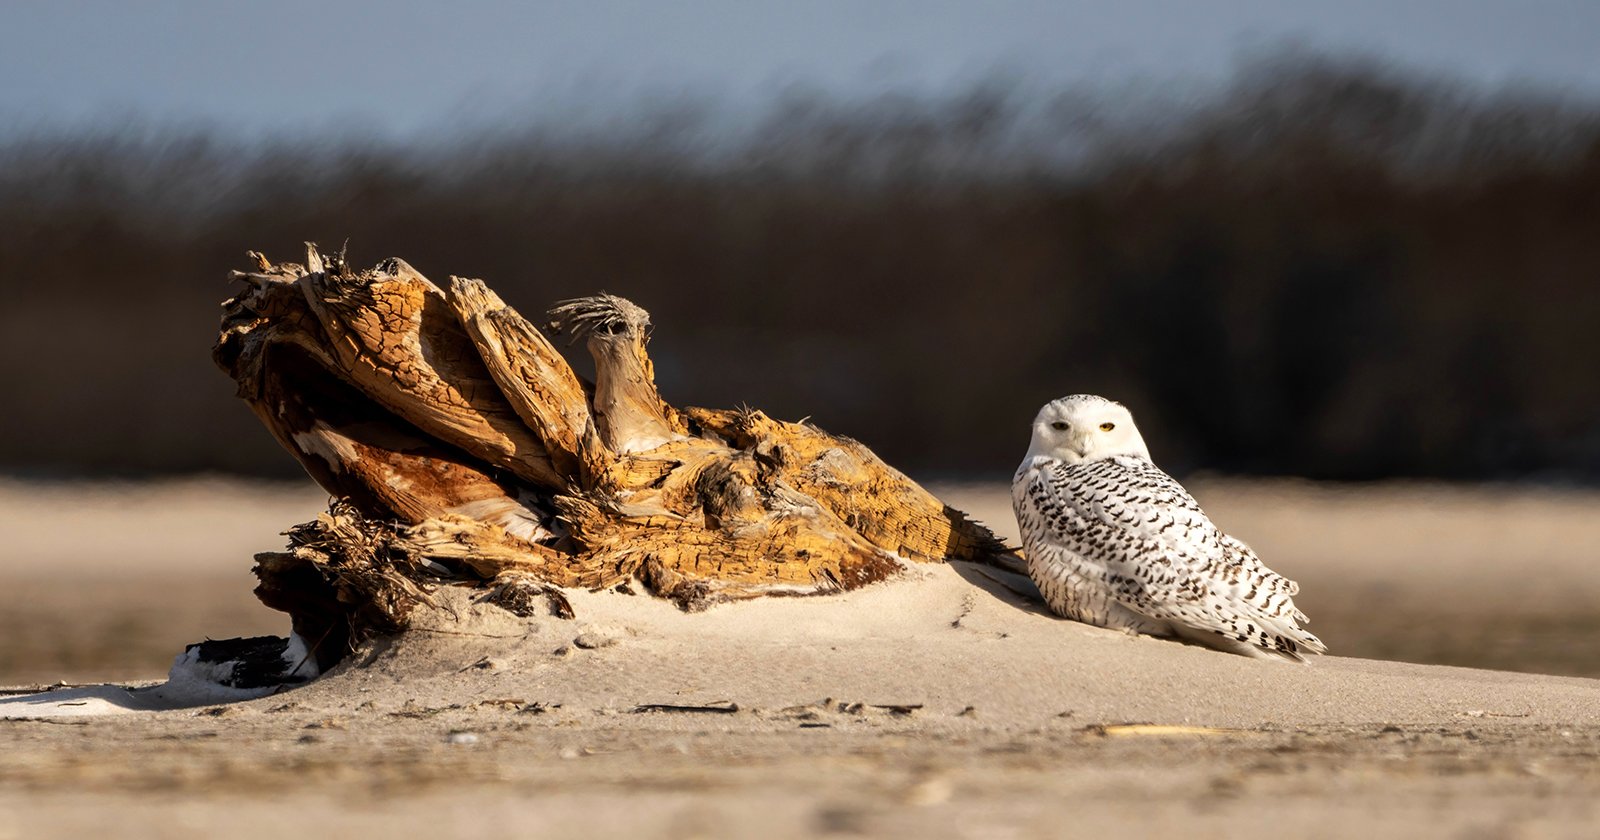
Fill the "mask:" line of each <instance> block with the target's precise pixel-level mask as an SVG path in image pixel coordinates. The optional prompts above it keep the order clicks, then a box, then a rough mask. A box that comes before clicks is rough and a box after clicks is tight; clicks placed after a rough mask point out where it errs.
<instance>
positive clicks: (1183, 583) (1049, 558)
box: [1011, 394, 1327, 662]
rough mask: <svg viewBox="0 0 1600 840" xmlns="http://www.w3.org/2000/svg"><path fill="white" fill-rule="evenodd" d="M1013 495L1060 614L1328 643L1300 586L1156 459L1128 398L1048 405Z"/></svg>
mask: <svg viewBox="0 0 1600 840" xmlns="http://www.w3.org/2000/svg"><path fill="white" fill-rule="evenodd" d="M1011 503H1012V507H1013V509H1014V510H1015V511H1016V514H1017V524H1018V525H1020V526H1021V527H1022V543H1023V549H1024V551H1025V552H1026V554H1027V560H1028V572H1029V574H1030V575H1031V576H1032V577H1033V581H1034V583H1037V584H1038V585H1039V591H1040V592H1042V593H1044V598H1045V601H1046V602H1047V603H1049V605H1050V609H1052V610H1054V611H1055V612H1057V613H1059V614H1061V615H1064V616H1066V617H1068V618H1073V619H1077V620H1078V621H1082V622H1085V623H1087V624H1098V625H1100V626H1102V627H1111V628H1116V629H1122V630H1128V631H1130V632H1135V633H1148V634H1150V635H1154V636H1180V637H1182V638H1185V639H1188V640H1190V641H1194V642H1199V643H1201V644H1204V645H1208V646H1210V647H1214V648H1218V649H1220V650H1225V651H1228V652H1230V653H1238V654H1242V655H1245V656H1256V657H1262V658H1271V657H1282V658H1285V659H1292V660H1296V661H1302V662H1303V661H1305V660H1304V657H1303V656H1302V654H1303V653H1306V652H1310V653H1322V652H1323V651H1325V650H1327V648H1326V647H1325V646H1324V645H1323V644H1322V642H1321V640H1319V639H1318V638H1317V637H1316V636H1313V635H1311V634H1310V633H1308V632H1306V631H1305V630H1302V629H1301V628H1300V627H1299V625H1298V624H1296V622H1297V621H1299V622H1304V621H1306V617H1305V614H1304V613H1302V612H1300V611H1299V610H1297V609H1295V606H1294V601H1293V600H1291V596H1293V595H1294V594H1295V593H1296V592H1298V591H1299V589H1300V587H1299V586H1298V585H1297V584H1296V583H1295V582H1294V581H1292V580H1289V579H1287V578H1285V577H1283V576H1282V575H1279V574H1278V573H1277V572H1274V571H1272V570H1271V569H1269V568H1267V567H1266V566H1264V565H1262V564H1261V561H1260V560H1258V559H1256V555H1255V552H1253V551H1251V550H1250V547H1249V546H1247V545H1245V544H1244V543H1242V542H1240V541H1238V540H1236V539H1234V538H1233V537H1230V536H1228V535H1227V534H1224V533H1222V532H1221V531H1219V530H1217V526H1215V525H1213V524H1211V520H1210V519H1209V518H1208V517H1207V516H1206V515H1205V512H1204V511H1202V510H1200V505H1199V504H1197V503H1196V502H1195V500H1194V497H1193V496H1190V495H1189V493H1188V491H1186V490H1184V489H1183V485H1181V484H1179V483H1178V482H1177V481H1176V480H1174V479H1173V478H1172V476H1169V475H1167V474H1166V473H1165V472H1162V471H1161V469H1160V468H1159V467H1157V466H1156V465H1155V464H1153V463H1151V461H1150V450H1149V449H1147V448H1146V447H1145V444H1144V439H1143V438H1141V437H1140V436H1139V430H1138V428H1137V427H1135V426H1134V424H1133V415H1132V414H1131V413H1129V411H1128V409H1126V408H1124V407H1123V406H1122V405H1121V404H1120V403H1116V402H1112V401H1111V400H1108V399H1105V398H1104V397H1096V396H1091V395H1088V394H1075V395H1073V396H1070V397H1062V398H1061V399H1059V400H1056V401H1054V402H1052V403H1049V404H1048V405H1046V406H1045V407H1044V408H1043V409H1040V411H1039V415H1038V416H1037V417H1035V418H1034V421H1033V441H1032V443H1031V444H1030V445H1029V446H1028V454H1027V457H1025V458H1023V459H1022V466H1020V467H1018V468H1017V474H1016V476H1015V477H1014V478H1013V479H1012V482H1011Z"/></svg>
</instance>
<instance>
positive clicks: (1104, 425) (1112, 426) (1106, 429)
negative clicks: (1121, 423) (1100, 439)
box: [1100, 423, 1117, 432]
mask: <svg viewBox="0 0 1600 840" xmlns="http://www.w3.org/2000/svg"><path fill="white" fill-rule="evenodd" d="M1116 427H1117V424H1115V423H1101V424H1100V431H1102V432H1109V431H1111V430H1112V429H1115V428H1116Z"/></svg>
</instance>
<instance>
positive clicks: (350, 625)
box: [214, 246, 1006, 667]
mask: <svg viewBox="0 0 1600 840" xmlns="http://www.w3.org/2000/svg"><path fill="white" fill-rule="evenodd" d="M251 258H252V260H253V261H254V262H255V266H254V268H253V269H252V270H250V271H242V272H234V273H233V277H234V278H235V279H237V280H239V281H241V282H242V283H243V284H244V289H243V291H241V292H240V293H239V294H238V295H236V296H235V297H233V298H232V299H230V300H228V301H227V302H226V303H225V304H224V316H223V321H222V331H221V336H220V338H219V339H218V342H217V345H216V348H215V351H214V356H215V359H216V361H217V363H218V364H219V365H220V366H221V367H222V369H223V370H224V371H226V372H227V373H228V374H229V375H230V376H232V377H233V379H234V380H235V381H236V382H237V383H238V386H239V396H240V397H242V398H243V399H245V400H246V401H247V402H248V403H249V404H250V406H251V408H252V409H253V410H254V411H255V413H256V415H257V417H259V418H260V419H261V422H262V423H263V424H265V425H266V427H267V428H268V429H269V430H270V431H271V432H272V434H273V435H274V436H275V437H276V438H277V440H278V442H279V443H281V444H282V445H283V446H284V448H285V449H287V450H289V452H291V453H293V455H294V456H295V457H296V458H297V459H298V460H299V461H300V463H301V465H303V466H304V468H305V469H306V471H307V472H308V473H310V475H311V476H312V478H314V479H315V480H316V481H317V482H318V483H319V484H320V485H322V487H324V488H325V489H326V490H327V491H328V492H329V493H330V494H331V495H332V496H333V498H334V502H333V504H332V506H331V508H330V510H329V512H328V513H327V514H324V515H323V516H321V517H319V519H318V520H317V521H316V522H312V523H307V524H305V525H301V526H298V527H297V528H295V529H293V530H292V531H291V532H290V534H289V536H290V543H291V544H290V546H289V549H288V550H287V551H285V552H281V553H272V554H264V555H260V556H259V557H258V558H257V561H258V562H257V569H256V571H257V574H258V576H259V577H260V580H261V584H260V586H259V587H258V589H257V594H258V595H259V597H260V598H261V599H262V601H263V602H265V603H266V604H267V605H268V606H271V607H274V608H276V609H280V610H283V611H285V612H288V613H289V614H290V615H291V616H292V618H293V621H294V629H295V632H296V633H298V634H299V635H300V637H301V638H302V639H304V640H306V642H307V643H308V644H311V645H313V646H314V652H315V655H316V658H317V660H318V662H319V664H320V665H321V666H323V667H326V666H327V665H330V664H332V663H333V662H336V661H338V659H340V658H342V657H343V655H344V654H345V652H346V651H348V650H349V649H350V646H351V645H352V644H353V643H355V642H357V641H359V640H360V639H362V638H364V637H366V636H368V635H371V634H374V633H383V632H393V631H397V630H400V629H403V628H404V627H405V626H406V623H407V618H408V616H409V615H410V612H411V610H412V609H413V608H414V607H415V606H417V605H418V604H421V603H424V602H426V601H428V599H429V592H430V591H431V589H432V588H433V587H435V586H438V585H441V584H446V583H466V584H470V585H478V586H482V587H483V588H484V593H485V598H486V599H488V600H491V601H493V602H495V603H499V604H502V605H503V606H506V608H508V609H512V610H515V611H521V612H526V611H529V610H534V609H544V608H545V606H544V604H549V607H548V608H549V609H552V610H554V611H556V612H557V613H562V612H566V613H567V614H569V615H570V608H569V607H566V605H565V599H564V598H562V597H561V596H560V591H559V588H568V587H583V588H588V589H600V588H606V587H613V586H618V585H624V584H628V583H629V582H632V581H637V582H638V583H640V584H641V585H642V586H643V587H644V588H645V589H647V590H648V591H650V592H653V593H655V594H658V595H661V596H663V597H667V598H671V599H673V600H675V601H677V602H678V603H679V604H680V605H682V606H683V607H684V608H685V609H691V610H693V609H699V608H703V607H704V606H706V605H708V604H711V603H714V602H716V601H718V600H725V599H732V598H744V597H751V596H755V595H762V594H774V595H776V594H820V593H828V592H837V591H841V590H849V589H854V588H857V587H860V586H864V585H866V584H869V583H873V582H876V581H881V580H884V579H886V578H888V577H891V576H893V575H895V574H896V573H897V572H899V571H901V570H902V569H903V568H905V567H906V564H908V563H921V562H935V561H941V560H944V559H946V558H957V559H962V560H972V561H979V562H1005V560H1006V558H1005V557H1004V549H1003V547H1002V546H1001V544H1000V543H999V542H998V541H997V540H996V539H995V538H994V536H993V535H992V534H991V533H990V532H989V531H988V530H987V529H985V528H984V527H982V526H981V525H978V524H976V523H974V522H971V521H970V520H968V519H967V518H966V517H965V516H964V515H962V514H961V513H960V512H958V511H956V510H954V509H952V508H950V507H948V506H946V505H944V504H943V503H941V502H940V501H939V500H938V499H936V498H934V497H933V496H932V495H930V494H929V493H928V492H927V491H925V490H923V489H922V488H921V487H919V486H918V485H917V484H916V483H914V482H912V481H911V480H910V479H908V478H906V477H905V476H904V475H902V474H901V473H899V472H897V471H896V470H894V469H892V468H891V467H889V466H888V465H887V464H885V463H883V462H882V461H881V460H880V459H878V458H877V456H875V455H873V453H872V452H871V451H869V450H868V449H867V448H866V447H865V446H863V445H861V444H860V443H857V442H856V441H853V440H850V439H849V438H845V437H839V436H836V435H831V434H828V433H827V432H824V431H822V430H821V429H818V428H816V427H815V426H812V425H810V424H807V423H805V422H799V423H790V422H783V421H779V420H774V419H772V418H770V417H767V416H766V415H765V414H762V413H761V412H759V411H755V410H751V409H740V410H718V409H705V408H686V409H682V410H679V409H676V408H674V407H673V406H671V405H669V404H668V403H667V402H666V401H665V400H663V399H662V398H661V396H660V394H658V393H657V392H656V387H655V379H654V370H653V367H652V365H651V361H650V357H649V355H648V354H647V353H646V351H645V346H646V343H647V342H648V340H649V337H650V319H649V315H648V313H646V312H645V310H643V309H641V308H640V307H638V306H636V305H634V304H633V303H631V302H629V301H627V300H624V299H622V298H619V297H615V296H611V295H598V296H594V297H587V298H580V299H578V300H572V301H567V302H565V303H562V304H561V305H559V306H557V307H556V308H555V309H554V310H552V311H551V313H550V315H551V320H550V322H549V324H548V328H549V331H550V332H551V334H552V335H557V336H562V337H566V338H568V339H570V340H573V341H577V340H583V341H585V342H586V344H587V347H588V350H589V353H590V354H591V355H592V356H593V358H594V363H595V372H596V375H595V381H594V382H592V383H590V382H586V381H584V380H583V379H581V378H580V377H579V376H577V375H576V374H575V373H574V372H573V370H572V368H571V367H570V366H568V364H567V362H566V360H565V359H564V358H563V357H562V355H561V353H560V352H559V351H558V350H557V349H556V347H555V346H554V345H552V343H551V342H550V341H549V340H548V339H547V338H546V336H545V334H544V333H542V332H541V331H540V330H539V329H537V328H536V327H535V326H534V325H533V324H532V323H530V322H529V321H527V320H526V319H524V318H523V317H522V316H521V315H519V314H517V312H516V311H515V310H513V309H512V308H511V307H509V306H507V305H506V304H505V303H504V302H503V301H501V300H500V298H499V297H497V296H496V295H495V293H494V292H493V291H491V290H490V289H489V288H488V286H486V285H485V284H484V283H483V282H482V281H479V280H469V279H464V278H459V277H452V278H450V282H449V284H448V285H447V286H446V287H444V288H441V287H439V286H437V285H435V284H434V283H432V282H430V281H429V280H428V279H427V278H425V277H423V276H422V275H421V274H419V273H417V271H416V270H415V269H413V268H412V267H411V266H409V265H407V264H406V263H405V262H403V261H401V260H398V259H390V260H385V261H383V262H381V263H379V264H378V265H377V266H376V267H375V268H372V269H369V270H366V271H353V270H352V269H351V268H350V267H349V266H348V265H346V263H345V261H344V259H343V256H342V255H340V256H338V257H332V256H330V257H324V256H322V255H320V254H319V253H318V252H317V250H316V248H315V247H314V246H312V247H308V251H307V259H306V264H305V265H303V266H302V265H297V264H293V263H280V264H276V265H274V264H272V263H270V262H268V261H267V260H266V259H265V258H264V257H262V256H261V255H259V254H255V253H252V254H251Z"/></svg>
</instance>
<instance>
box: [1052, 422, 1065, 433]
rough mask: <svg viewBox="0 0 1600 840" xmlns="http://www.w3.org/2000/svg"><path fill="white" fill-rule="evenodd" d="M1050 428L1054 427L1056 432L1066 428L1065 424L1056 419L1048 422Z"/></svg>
mask: <svg viewBox="0 0 1600 840" xmlns="http://www.w3.org/2000/svg"><path fill="white" fill-rule="evenodd" d="M1050 428H1052V429H1055V430H1056V431H1058V432H1064V431H1066V430H1067V424H1066V423H1064V422H1062V421H1060V420H1057V421H1056V422H1054V423H1051V424H1050Z"/></svg>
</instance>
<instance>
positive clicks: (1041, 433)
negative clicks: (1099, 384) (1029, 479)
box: [1028, 394, 1150, 464]
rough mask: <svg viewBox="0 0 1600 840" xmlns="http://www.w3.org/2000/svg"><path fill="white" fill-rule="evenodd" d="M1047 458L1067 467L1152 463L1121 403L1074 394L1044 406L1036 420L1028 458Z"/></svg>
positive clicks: (1131, 417)
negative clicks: (1133, 460) (1111, 461)
mask: <svg viewBox="0 0 1600 840" xmlns="http://www.w3.org/2000/svg"><path fill="white" fill-rule="evenodd" d="M1040 455H1043V456H1046V457H1049V458H1056V459H1058V460H1061V461H1064V462H1066V463H1068V464H1076V463H1079V462H1081V461H1093V460H1097V459H1099V458H1109V457H1111V456H1113V455H1136V456H1138V457H1140V458H1143V459H1145V460H1146V461H1148V460H1150V450H1149V449H1148V448H1146V447H1145V445H1144V438H1143V437H1140V436H1139V428H1138V427H1137V426H1135V425H1134V424H1133V414H1132V413H1131V412H1129V411H1128V409H1126V408H1124V407H1123V406H1122V404H1121V403H1118V402H1113V401H1111V400H1108V399H1106V398H1105V397H1097V396H1094V395H1092V394H1073V395H1072V396H1070V397H1062V398H1061V399H1059V400H1054V401H1052V402H1050V403H1047V404H1045V407H1044V408H1041V409H1039V415H1038V416H1037V417H1035V418H1033V441H1032V443H1030V444H1029V446H1028V457H1029V458H1032V457H1035V456H1040Z"/></svg>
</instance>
